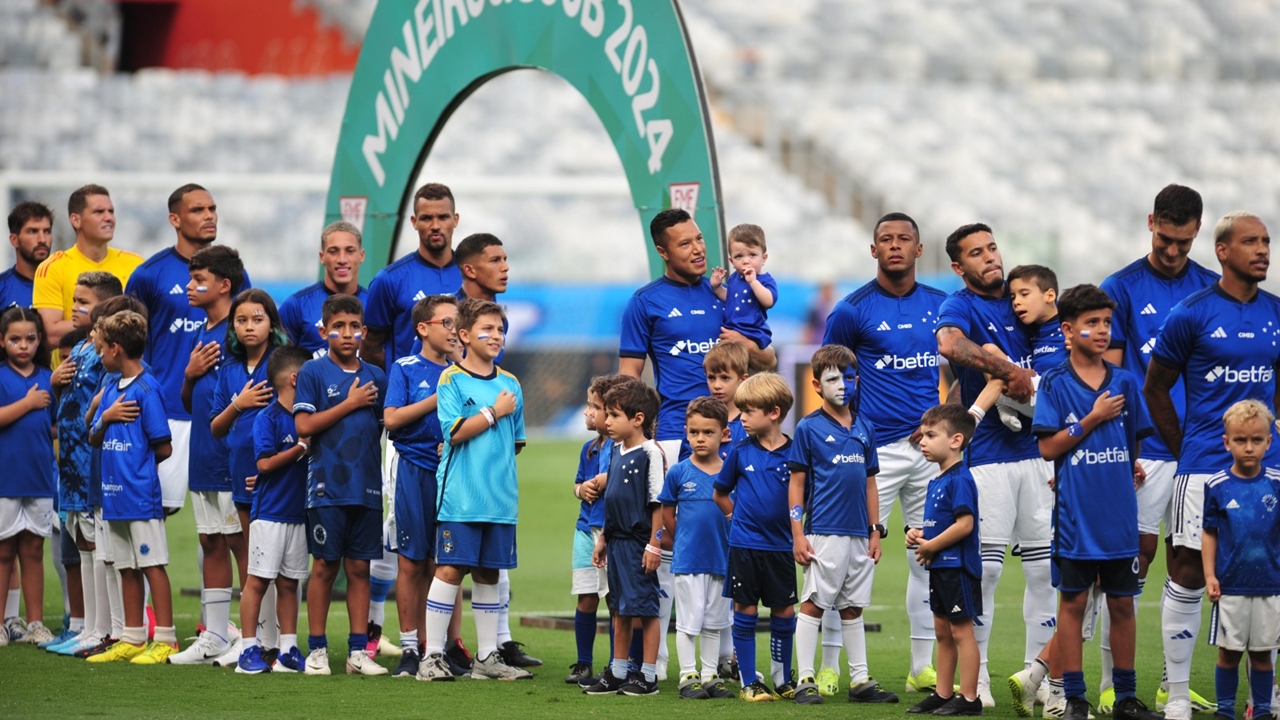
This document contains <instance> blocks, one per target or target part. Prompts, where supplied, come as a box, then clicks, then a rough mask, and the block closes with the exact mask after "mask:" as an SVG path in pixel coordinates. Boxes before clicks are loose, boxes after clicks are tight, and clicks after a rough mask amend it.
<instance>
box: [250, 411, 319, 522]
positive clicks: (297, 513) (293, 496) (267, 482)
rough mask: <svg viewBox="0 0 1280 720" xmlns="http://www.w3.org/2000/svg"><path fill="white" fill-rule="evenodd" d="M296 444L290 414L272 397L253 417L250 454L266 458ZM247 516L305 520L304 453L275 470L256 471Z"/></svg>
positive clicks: (295, 432) (281, 519) (289, 520)
mask: <svg viewBox="0 0 1280 720" xmlns="http://www.w3.org/2000/svg"><path fill="white" fill-rule="evenodd" d="M297 444H298V430H297V428H295V427H294V424H293V414H292V413H291V412H290V411H289V410H288V409H286V408H285V407H284V406H283V405H281V404H280V403H279V402H278V401H277V400H272V401H271V404H270V405H268V406H266V407H265V408H263V409H262V412H259V413H258V416H257V417H256V418H254V420H253V452H254V455H255V456H256V458H257V459H258V460H261V459H263V458H269V457H272V456H273V455H276V454H277V453H282V452H284V451H286V450H290V449H292V448H293V447H294V446H295V445H297ZM255 465H256V462H255ZM255 470H256V468H255ZM249 518H250V519H251V520H270V521H272V522H278V523H304V522H306V521H307V459H306V458H305V457H304V458H302V459H301V460H299V461H298V462H295V463H291V464H290V465H289V466H288V467H286V468H283V469H281V470H277V471H276V472H272V473H258V480H257V483H256V484H255V485H254V488H253V507H252V508H251V509H250V511H249Z"/></svg>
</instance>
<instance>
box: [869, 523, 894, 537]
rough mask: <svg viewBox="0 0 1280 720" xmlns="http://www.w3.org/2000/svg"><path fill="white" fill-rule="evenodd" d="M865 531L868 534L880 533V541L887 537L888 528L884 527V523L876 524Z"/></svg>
mask: <svg viewBox="0 0 1280 720" xmlns="http://www.w3.org/2000/svg"><path fill="white" fill-rule="evenodd" d="M867 530H868V531H870V532H878V533H880V539H881V540H883V539H885V538H886V537H888V536H889V528H887V527H885V526H884V523H876V524H875V525H872V526H871V527H869V528H867Z"/></svg>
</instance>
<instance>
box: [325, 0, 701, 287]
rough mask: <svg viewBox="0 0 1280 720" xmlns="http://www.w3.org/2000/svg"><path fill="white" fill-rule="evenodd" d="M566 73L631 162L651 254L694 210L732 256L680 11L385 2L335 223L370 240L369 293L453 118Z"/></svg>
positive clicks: (559, 1)
mask: <svg viewBox="0 0 1280 720" xmlns="http://www.w3.org/2000/svg"><path fill="white" fill-rule="evenodd" d="M521 68H536V69H541V70H545V71H548V72H551V73H555V74H556V75H559V76H560V77H562V78H564V79H565V80H566V81H567V82H569V84H571V85H573V86H574V87H575V88H577V90H578V92H580V93H582V95H583V97H585V98H586V99H587V102H588V103H589V104H590V105H591V107H592V109H593V110H595V112H596V115H597V116H598V117H599V118H600V121H601V123H602V124H603V125H604V127H605V130H606V131H607V132H608V133H609V136H610V137H611V138H612V140H613V143H614V147H615V148H616V149H617V151H618V157H619V158H620V159H621V160H622V166H623V170H624V171H625V172H626V175H627V180H628V183H629V184H630V188H631V197H632V200H633V201H634V203H635V206H636V210H637V211H638V212H639V216H640V217H639V219H640V222H641V225H642V232H641V233H640V234H639V235H637V238H638V239H642V240H643V242H644V243H645V246H646V248H647V252H648V255H649V259H650V260H649V264H650V269H651V271H652V273H653V274H654V275H657V274H660V273H661V271H662V264H661V261H660V259H659V258H658V256H657V254H656V253H655V252H654V250H653V248H652V244H651V243H650V242H649V241H648V225H649V221H650V220H651V219H652V218H653V216H654V215H656V214H657V213H658V211H660V210H662V209H664V208H667V207H673V206H675V207H683V208H685V209H686V210H689V212H690V213H691V214H693V215H694V217H695V219H696V220H697V222H698V225H699V227H700V228H701V229H702V231H703V233H704V235H705V236H706V237H707V238H708V239H710V240H711V242H709V243H708V245H709V248H708V251H709V253H710V257H709V260H710V262H712V263H720V262H721V261H722V259H723V257H724V252H723V246H724V222H723V210H722V205H721V200H720V179H719V171H718V169H717V167H716V157H715V150H714V142H713V139H712V133H711V123H710V117H709V114H708V111H707V102H706V93H705V90H704V88H703V85H702V75H701V73H700V72H699V70H698V65H697V61H696V59H695V58H694V54H693V49H692V47H691V45H690V43H689V37H688V33H687V32H686V29H685V26H684V20H683V18H682V16H681V14H680V9H679V6H678V4H677V2H676V0H418V1H417V2H416V3H413V2H411V1H410V2H404V1H401V0H383V2H380V3H379V4H378V7H377V9H376V10H375V11H374V14H373V20H372V22H371V23H370V26H369V31H368V33H367V34H366V35H365V40H364V47H363V48H362V50H361V51H360V59H359V61H358V63H357V65H356V71H355V74H354V76H353V78H352V82H351V91H350V94H349V95H348V97H347V108H346V112H345V114H344V115H343V119H342V133H341V135H340V137H339V140H338V151H337V157H336V158H335V159H334V164H333V174H332V177H331V179H330V183H329V195H328V199H327V202H326V222H331V221H333V220H337V219H345V220H348V221H351V222H354V223H355V224H356V225H357V226H358V227H361V228H362V229H363V231H364V235H365V248H366V250H367V251H368V258H369V259H368V261H367V262H365V263H364V265H363V266H362V267H361V270H360V276H361V280H362V281H363V282H366V283H367V282H368V281H369V280H371V279H372V277H373V275H374V273H376V272H377V271H378V270H380V269H381V268H382V267H384V266H385V265H386V264H387V263H388V262H389V261H390V259H391V253H393V252H394V251H395V247H394V244H395V238H396V237H397V234H398V230H399V226H400V223H401V222H402V221H403V217H402V212H401V209H402V208H403V207H404V206H405V203H406V201H407V200H408V198H409V197H410V196H411V195H412V193H413V190H414V188H412V187H410V183H411V182H413V181H414V180H415V179H416V178H417V176H418V173H419V171H420V170H421V168H422V164H423V163H424V162H426V158H427V155H428V154H429V153H430V152H431V147H432V144H433V143H434V142H435V140H436V138H437V137H439V134H440V131H441V130H442V129H443V127H444V124H445V123H446V122H447V121H448V119H449V117H450V115H451V114H452V113H453V111H454V110H455V109H457V107H458V106H459V105H461V104H462V103H463V102H464V101H465V100H466V99H467V97H468V96H470V95H471V93H473V92H475V91H476V90H477V89H478V88H479V87H480V86H481V85H483V84H484V83H485V82H487V81H488V80H490V79H491V78H493V77H496V76H498V75H501V74H503V73H506V72H510V71H512V70H517V69H521Z"/></svg>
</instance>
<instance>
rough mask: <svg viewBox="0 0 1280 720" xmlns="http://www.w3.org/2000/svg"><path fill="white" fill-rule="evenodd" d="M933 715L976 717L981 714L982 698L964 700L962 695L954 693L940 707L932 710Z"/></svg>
mask: <svg viewBox="0 0 1280 720" xmlns="http://www.w3.org/2000/svg"><path fill="white" fill-rule="evenodd" d="M933 714H934V715H948V716H952V717H976V716H978V715H981V714H982V700H980V699H978V698H974V699H973V700H965V699H964V696H963V695H961V694H960V693H956V694H955V695H952V696H951V699H950V700H948V701H947V702H946V704H944V705H943V706H942V707H940V708H938V709H937V710H934V711H933Z"/></svg>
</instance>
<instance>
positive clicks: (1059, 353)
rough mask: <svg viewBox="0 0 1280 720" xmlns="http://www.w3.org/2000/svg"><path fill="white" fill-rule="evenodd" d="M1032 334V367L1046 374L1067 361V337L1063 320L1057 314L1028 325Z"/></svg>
mask: <svg viewBox="0 0 1280 720" xmlns="http://www.w3.org/2000/svg"><path fill="white" fill-rule="evenodd" d="M1026 329H1027V331H1028V332H1029V333H1030V335H1031V369H1032V370H1035V371H1036V374H1037V375H1044V374H1045V373H1047V372H1049V368H1054V367H1057V366H1059V365H1061V364H1062V363H1064V362H1066V361H1067V338H1066V336H1064V335H1063V334H1062V321H1061V320H1059V319H1058V316H1057V315H1054V316H1053V317H1052V318H1050V319H1048V320H1046V321H1045V322H1042V323H1040V324H1039V325H1036V326H1034V327H1027V328H1026Z"/></svg>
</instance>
